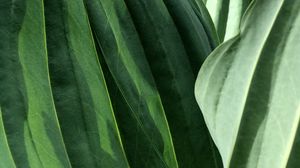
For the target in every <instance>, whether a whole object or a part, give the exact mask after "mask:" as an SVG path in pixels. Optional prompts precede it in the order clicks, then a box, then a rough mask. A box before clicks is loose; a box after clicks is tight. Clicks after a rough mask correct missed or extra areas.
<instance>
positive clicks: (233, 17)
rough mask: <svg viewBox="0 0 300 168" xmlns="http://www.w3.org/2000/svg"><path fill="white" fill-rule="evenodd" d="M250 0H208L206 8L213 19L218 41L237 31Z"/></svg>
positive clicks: (226, 38)
mask: <svg viewBox="0 0 300 168" xmlns="http://www.w3.org/2000/svg"><path fill="white" fill-rule="evenodd" d="M251 1H252V0H208V1H207V2H206V6H207V9H208V11H209V13H210V15H211V17H212V19H213V22H214V24H215V26H216V29H217V32H218V34H219V37H220V41H221V42H222V41H226V40H228V39H230V38H232V37H234V36H236V35H237V34H238V33H239V26H240V22H241V19H242V16H243V14H244V12H245V10H246V9H247V7H248V6H249V4H250V2H251Z"/></svg>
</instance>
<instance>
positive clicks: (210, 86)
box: [196, 0, 300, 168]
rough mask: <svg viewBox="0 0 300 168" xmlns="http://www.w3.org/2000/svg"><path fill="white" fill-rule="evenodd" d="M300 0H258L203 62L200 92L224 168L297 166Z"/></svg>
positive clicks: (199, 96)
mask: <svg viewBox="0 0 300 168" xmlns="http://www.w3.org/2000/svg"><path fill="white" fill-rule="evenodd" d="M299 28H300V3H299V2H298V1H294V0H282V1H269V0H256V1H254V2H253V3H252V6H251V8H249V9H248V10H247V13H246V15H245V16H244V20H243V24H242V26H241V32H240V34H239V35H238V36H237V37H236V38H234V39H232V40H230V41H228V42H226V43H224V44H223V45H221V46H220V47H219V48H218V49H216V50H215V51H214V52H213V54H211V55H210V56H209V57H208V59H207V60H206V61H205V63H204V65H203V67H202V68H201V70H200V73H199V77H198V80H197V83H196V97H197V100H198V103H199V104H200V107H201V109H202V110H203V114H204V117H205V121H206V123H207V126H208V127H209V130H210V132H211V135H212V137H213V139H214V141H215V143H216V145H217V146H218V148H219V150H220V153H221V156H222V159H223V163H224V166H225V167H249V168H250V167H251V168H252V167H259V168H265V167H272V168H277V167H278V168H282V167H291V168H294V167H297V166H299V159H298V157H299V154H300V153H299V152H300V151H299V145H300V139H299V138H300V132H299V130H300V129H299V119H300V89H299V87H298V86H299V85H300V78H299V73H300V55H299V52H300V50H299V49H300V40H299V39H300V31H299Z"/></svg>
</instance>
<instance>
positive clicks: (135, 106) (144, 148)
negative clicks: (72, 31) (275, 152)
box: [86, 0, 178, 168]
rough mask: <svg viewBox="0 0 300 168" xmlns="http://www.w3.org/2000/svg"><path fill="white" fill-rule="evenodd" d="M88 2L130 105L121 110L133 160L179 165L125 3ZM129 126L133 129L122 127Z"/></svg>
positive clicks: (97, 32) (143, 163) (152, 164)
mask: <svg viewBox="0 0 300 168" xmlns="http://www.w3.org/2000/svg"><path fill="white" fill-rule="evenodd" d="M86 2H87V9H88V12H89V18H90V21H91V25H92V29H93V30H94V33H95V37H96V40H97V43H98V45H99V48H100V50H101V53H102V54H103V56H104V59H105V61H106V64H107V65H108V68H109V70H110V72H111V74H112V76H113V78H114V80H115V82H116V84H117V86H118V88H119V89H120V92H121V94H122V96H123V97H124V99H125V101H126V103H127V106H128V107H129V109H130V111H128V110H124V111H123V112H117V114H121V115H117V116H116V117H117V121H118V123H121V124H119V127H120V131H121V136H122V137H123V142H124V148H125V151H126V155H127V157H128V160H129V163H130V166H131V167H136V168H140V167H172V168H176V167H178V166H177V160H176V156H175V152H174V148H173V143H172V139H171V135H170V132H169V127H168V124H167V121H166V118H165V114H164V110H163V106H162V104H161V100H160V96H159V93H158V91H157V89H156V86H155V82H154V79H153V76H152V74H151V71H150V67H149V65H148V62H147V60H146V57H145V55H144V51H143V48H142V45H141V43H140V41H139V37H138V36H137V32H136V29H135V27H134V25H133V22H132V19H131V17H130V14H129V12H128V10H127V8H126V5H125V3H124V2H123V1H122V0H116V1H111V0H87V1H86ZM129 121H130V122H129ZM122 123H127V124H122ZM124 127H125V128H124ZM128 128H133V129H132V130H130V131H129V132H126V131H122V130H127V129H128Z"/></svg>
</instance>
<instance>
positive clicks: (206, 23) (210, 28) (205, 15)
mask: <svg viewBox="0 0 300 168" xmlns="http://www.w3.org/2000/svg"><path fill="white" fill-rule="evenodd" d="M189 1H190V4H191V6H192V7H193V10H194V12H195V13H196V15H197V16H198V19H199V20H200V21H201V23H202V25H203V27H204V29H205V31H206V35H207V36H208V39H209V42H210V44H211V47H212V49H215V48H216V47H217V46H218V45H219V44H220V39H219V36H218V33H217V31H216V28H215V25H214V23H213V20H212V18H211V17H210V14H209V11H208V10H207V8H206V6H205V4H204V3H203V2H202V0H189Z"/></svg>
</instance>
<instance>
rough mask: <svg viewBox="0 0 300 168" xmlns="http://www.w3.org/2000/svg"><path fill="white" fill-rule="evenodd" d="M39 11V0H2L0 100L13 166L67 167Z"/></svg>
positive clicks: (42, 21) (42, 18) (42, 15)
mask: <svg viewBox="0 0 300 168" xmlns="http://www.w3.org/2000/svg"><path fill="white" fill-rule="evenodd" d="M43 12H44V11H43V2H42V1H40V0H26V1H24V0H15V1H11V0H3V1H1V5H0V16H1V17H0V37H1V40H0V46H1V47H0V105H1V109H2V117H3V122H4V128H5V133H6V137H7V141H8V144H9V147H10V150H11V153H12V156H13V159H14V161H15V163H16V165H17V167H45V168H47V167H48V168H53V167H56V168H68V167H70V163H69V159H68V157H67V153H66V150H65V146H64V143H63V139H62V136H61V133H60V128H59V125H58V122H57V117H56V113H55V108H54V104H53V100H52V93H51V88H50V82H49V76H48V68H47V52H46V44H45V41H46V39H45V26H44V22H45V20H44V13H43ZM1 150H2V148H1ZM1 157H2V156H1Z"/></svg>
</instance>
